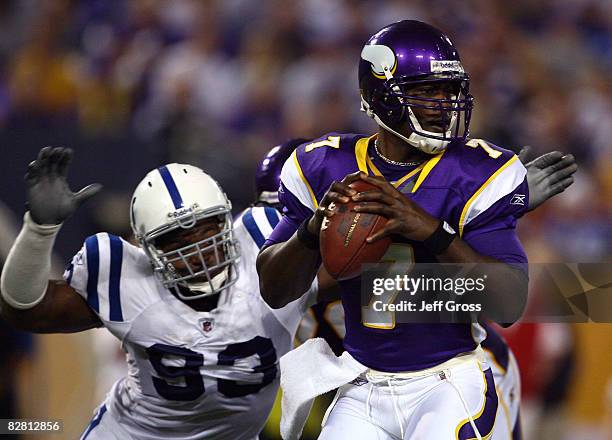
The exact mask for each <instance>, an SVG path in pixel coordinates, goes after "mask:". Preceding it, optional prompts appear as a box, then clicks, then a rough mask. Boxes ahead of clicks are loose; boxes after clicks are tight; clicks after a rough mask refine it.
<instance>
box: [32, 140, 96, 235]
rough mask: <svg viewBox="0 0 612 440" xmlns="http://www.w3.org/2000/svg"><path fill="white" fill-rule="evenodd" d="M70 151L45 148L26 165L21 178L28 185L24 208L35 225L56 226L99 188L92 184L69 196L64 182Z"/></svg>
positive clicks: (68, 190) (70, 156) (66, 183)
mask: <svg viewBox="0 0 612 440" xmlns="http://www.w3.org/2000/svg"><path fill="white" fill-rule="evenodd" d="M71 159H72V150H71V149H70V148H61V147H45V148H43V149H41V150H40V152H39V153H38V158H37V159H36V160H35V161H33V162H30V164H29V165H28V170H27V172H26V175H25V179H26V182H27V185H28V202H27V206H28V209H29V211H30V216H31V218H32V220H34V222H36V223H37V224H39V225H57V224H60V223H62V222H63V221H64V220H66V219H67V218H68V217H70V216H71V215H72V214H73V213H74V212H75V211H76V209H77V208H78V207H79V206H80V205H81V204H82V203H83V202H84V201H85V200H87V199H89V198H90V197H92V196H94V195H95V194H96V193H97V192H98V191H100V190H101V189H102V185H100V184H98V183H94V184H92V185H88V186H86V187H85V188H83V189H81V190H80V191H79V192H77V193H73V192H72V191H71V190H70V188H69V187H68V182H66V175H67V173H68V165H69V164H70V160H71Z"/></svg>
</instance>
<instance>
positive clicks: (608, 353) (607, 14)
mask: <svg viewBox="0 0 612 440" xmlns="http://www.w3.org/2000/svg"><path fill="white" fill-rule="evenodd" d="M406 18H411V19H419V20H423V21H426V22H429V23H431V24H434V25H436V26H438V27H440V28H441V29H443V30H444V31H446V32H447V33H448V35H449V36H450V37H451V39H452V40H453V41H454V43H455V44H456V45H457V47H458V48H459V51H460V54H461V57H462V60H463V63H464V66H465V67H466V70H467V71H468V72H469V74H470V76H471V78H472V82H471V88H472V93H473V94H474V96H475V98H476V109H475V112H474V116H473V120H472V121H473V122H472V126H471V131H472V135H473V136H474V137H479V138H484V139H487V140H490V141H492V142H493V143H495V144H497V145H500V146H503V147H506V148H511V149H515V150H517V149H518V148H520V147H521V146H523V145H531V146H532V147H533V150H534V155H535V154H538V155H539V154H541V153H544V152H546V151H550V150H552V149H558V150H561V151H564V152H568V153H572V154H574V155H575V156H576V157H577V159H578V162H579V165H580V171H579V172H578V174H577V175H576V182H575V184H574V185H573V187H572V188H570V190H568V191H567V192H566V193H564V194H563V195H562V196H560V197H557V198H556V199H554V200H552V201H551V202H549V203H547V204H546V205H544V206H543V207H542V208H540V209H538V211H537V212H534V213H531V214H529V215H528V216H527V217H525V218H524V219H523V220H522V221H521V225H520V232H521V236H522V238H523V242H524V244H525V245H526V248H527V251H528V254H529V257H530V260H531V261H533V262H549V261H557V262H568V261H582V262H600V261H607V262H610V261H611V260H612V222H611V218H612V212H611V211H612V172H610V165H612V2H611V1H609V0H513V1H512V2H508V1H503V0H467V1H461V2H458V1H450V0H447V1H443V0H411V1H407V0H395V1H393V0H390V1H384V2H383V1H376V0H299V1H298V0H257V1H255V0H223V1H215V0H201V1H199V0H176V1H164V0H131V1H129V0H72V1H70V0H3V1H2V2H0V153H1V154H0V158H1V160H2V165H0V167H1V168H0V169H1V170H2V171H1V173H0V203H2V204H3V205H4V206H2V207H0V230H1V231H2V236H1V237H0V238H1V240H0V257H2V258H0V261H1V260H2V259H3V258H4V257H5V256H6V251H7V250H8V247H9V246H10V243H11V241H12V239H13V237H14V234H15V233H16V230H18V227H19V222H20V217H21V215H22V214H23V212H24V208H23V203H24V200H25V192H24V184H23V180H22V176H23V173H24V170H25V166H26V164H27V163H28V162H29V161H31V160H33V159H34V158H35V156H36V153H37V151H38V149H39V148H41V147H42V146H45V145H63V146H68V147H71V148H73V149H74V150H75V152H76V156H75V160H74V166H73V167H72V170H71V182H72V183H73V185H74V187H75V188H76V187H79V186H82V185H85V184H87V183H91V182H93V181H97V182H100V183H102V184H104V185H105V188H106V190H105V191H104V192H103V193H102V194H101V195H99V196H98V197H96V199H94V200H93V201H91V202H89V204H88V205H86V206H85V208H84V209H82V210H81V211H79V213H78V214H77V215H76V216H75V217H74V218H73V219H71V220H69V221H68V222H67V224H66V225H65V227H64V229H63V231H62V233H61V234H60V236H59V239H58V242H57V246H56V251H57V260H58V261H59V262H60V263H59V264H58V273H59V271H60V270H61V262H62V261H66V259H67V258H69V257H70V256H71V255H72V254H73V253H74V252H75V251H76V250H77V249H78V248H79V247H80V243H81V241H82V239H83V238H84V237H85V236H86V235H89V234H91V233H94V232H98V231H100V230H107V231H110V232H114V233H117V234H120V235H124V236H127V235H128V234H129V223H128V221H129V219H128V209H127V208H128V203H129V196H130V194H131V191H132V189H133V187H134V186H135V184H136V183H137V182H138V181H139V180H140V179H141V178H142V176H143V175H144V174H145V173H146V172H147V171H148V170H149V169H150V168H153V167H155V166H158V165H160V164H161V163H164V162H172V161H179V162H187V163H192V164H194V165H197V166H200V167H202V168H203V169H204V170H206V171H207V172H209V173H211V174H212V175H213V176H215V177H216V178H217V179H218V180H219V181H220V182H221V184H222V186H223V187H224V188H225V190H226V191H227V192H228V194H229V196H230V198H231V199H232V201H233V203H234V208H235V209H236V212H239V211H240V210H241V209H242V208H244V207H246V206H248V204H249V203H251V201H252V200H253V197H254V189H253V178H254V170H255V166H256V163H257V162H258V161H259V160H260V159H261V157H262V155H263V154H264V153H265V151H267V150H268V149H269V148H271V147H272V146H274V145H276V144H278V143H280V142H283V141H285V140H287V139H288V138H291V137H306V138H308V137H318V136H320V135H321V134H323V133H325V132H328V131H339V132H360V133H373V132H374V131H375V130H376V126H375V124H374V123H373V121H372V120H370V119H369V118H367V117H366V116H365V115H364V114H363V113H361V112H360V111H359V93H358V87H357V64H358V61H359V53H360V49H361V46H362V45H363V43H364V42H365V40H366V39H367V37H368V36H369V35H371V34H372V33H374V32H375V31H376V30H378V29H380V28H381V27H383V26H384V25H386V24H389V23H391V22H394V21H398V20H401V19H406ZM98 333H100V332H99V331H93V332H88V333H86V334H84V335H77V336H71V337H68V336H45V337H36V338H34V339H33V340H32V338H30V337H28V336H25V335H21V334H14V333H13V332H12V331H11V330H9V329H5V328H3V327H0V335H1V337H2V340H3V341H9V340H10V341H14V344H7V345H6V346H4V347H3V348H2V351H0V353H1V354H2V358H1V361H0V399H2V400H0V411H2V413H0V418H6V417H12V416H16V415H22V416H38V417H50V416H54V417H57V418H63V419H64V420H65V421H66V423H67V425H69V426H68V428H67V429H73V430H75V431H67V432H74V433H75V434H76V433H77V432H78V430H79V429H80V428H82V427H83V426H85V424H86V422H87V420H88V418H89V417H90V415H91V411H92V410H93V408H94V405H95V404H97V400H96V399H99V398H100V393H101V392H102V391H103V390H102V391H100V390H97V388H99V385H100V384H101V383H105V382H104V378H103V377H102V376H104V375H105V374H106V373H108V372H109V371H111V366H110V365H109V366H108V367H104V368H100V367H99V368H97V369H96V368H95V364H98V366H99V365H104V364H103V363H100V362H97V361H95V359H96V356H98V357H99V358H100V359H107V360H109V363H110V361H111V360H112V361H113V362H114V361H115V360H117V362H119V363H120V362H121V356H118V355H117V354H116V352H115V351H113V350H114V348H107V346H108V344H107V342H104V341H103V342H100V341H99V340H101V339H100V338H98V337H97V336H92V335H96V334H98ZM508 337H509V338H510V339H511V340H512V341H513V344H516V347H517V351H521V353H522V355H521V356H519V357H521V358H523V359H519V361H521V368H522V370H523V375H524V377H523V379H524V383H525V384H526V386H525V388H524V401H525V405H526V411H525V413H524V418H525V421H526V424H527V425H529V426H528V435H527V438H545V439H547V438H572V439H574V438H575V439H591V438H592V439H604V438H608V439H610V438H612V433H611V430H612V428H611V426H610V425H611V424H612V422H610V420H612V415H611V414H612V410H611V407H612V382H611V380H612V328H611V327H610V326H609V325H605V324H597V325H593V324H588V325H563V324H559V325H536V326H523V327H521V326H515V327H514V328H513V329H512V328H511V329H510V334H509V335H508ZM110 346H111V347H114V346H113V345H112V344H110ZM7 347H8V349H7V350H6V354H5V348H7ZM92 347H93V348H92ZM109 350H110V351H111V352H112V353H113V355H112V356H111V355H108V354H107V353H108V352H109ZM96 353H97V354H96ZM92 359H94V360H92ZM112 371H114V370H112ZM96 375H97V376H96ZM111 376H112V375H111ZM94 377H95V378H94ZM11 396H14V397H15V398H13V397H11ZM11 405H12V406H11ZM11 411H12V412H11ZM11 414H13V415H11ZM547 421H549V422H550V421H552V423H547ZM548 425H550V426H548ZM530 426H533V428H530ZM538 430H539V431H538ZM542 430H544V431H542ZM529 432H532V434H529ZM551 433H552V434H551ZM269 435H271V436H272V437H271V438H273V434H269ZM313 435H314V434H313ZM530 435H531V436H530ZM65 438H69V436H66V437H65Z"/></svg>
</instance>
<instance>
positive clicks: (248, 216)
mask: <svg viewBox="0 0 612 440" xmlns="http://www.w3.org/2000/svg"><path fill="white" fill-rule="evenodd" d="M242 223H244V226H245V228H246V229H247V231H248V233H249V235H250V236H251V238H252V239H253V241H255V244H256V245H257V247H258V248H260V249H261V247H262V246H263V244H264V243H265V241H266V239H265V238H264V236H263V234H262V233H261V232H260V230H259V228H258V227H257V223H256V222H255V219H254V218H253V212H252V210H251V209H249V210H247V212H245V213H244V215H243V216H242Z"/></svg>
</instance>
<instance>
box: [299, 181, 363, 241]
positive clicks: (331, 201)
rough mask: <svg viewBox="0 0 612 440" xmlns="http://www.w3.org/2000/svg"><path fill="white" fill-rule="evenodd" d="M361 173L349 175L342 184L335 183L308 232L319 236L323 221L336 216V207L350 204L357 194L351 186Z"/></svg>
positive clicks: (323, 200)
mask: <svg viewBox="0 0 612 440" xmlns="http://www.w3.org/2000/svg"><path fill="white" fill-rule="evenodd" d="M359 174H360V172H357V173H352V174H348V175H347V176H346V177H344V179H342V180H341V181H340V182H338V181H334V182H333V183H332V184H331V185H330V187H329V189H328V190H327V192H326V193H325V194H324V195H323V198H322V199H321V202H320V203H319V207H318V208H317V210H316V211H315V214H314V215H313V216H312V218H311V219H310V222H309V225H308V230H309V231H310V232H311V233H313V234H319V231H320V230H321V224H322V223H323V219H324V218H326V217H331V216H332V215H334V207H335V205H337V204H339V203H348V202H349V201H350V197H352V196H354V195H355V194H357V191H355V190H354V189H353V188H351V187H350V186H349V185H350V184H351V183H352V182H354V181H356V180H358V179H359Z"/></svg>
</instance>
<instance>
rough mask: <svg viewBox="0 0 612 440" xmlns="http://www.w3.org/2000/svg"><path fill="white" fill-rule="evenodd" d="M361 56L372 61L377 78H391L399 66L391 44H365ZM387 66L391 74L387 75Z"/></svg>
mask: <svg viewBox="0 0 612 440" xmlns="http://www.w3.org/2000/svg"><path fill="white" fill-rule="evenodd" d="M361 58H363V59H364V60H366V61H369V62H370V64H371V65H372V73H373V74H374V76H375V77H376V78H380V79H389V78H391V75H393V73H394V72H395V68H396V67H397V59H396V58H395V54H394V53H393V51H392V50H391V48H389V46H384V45H381V44H373V45H367V46H364V47H363V50H362V51H361ZM385 67H386V68H387V71H388V72H389V76H387V75H385Z"/></svg>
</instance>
